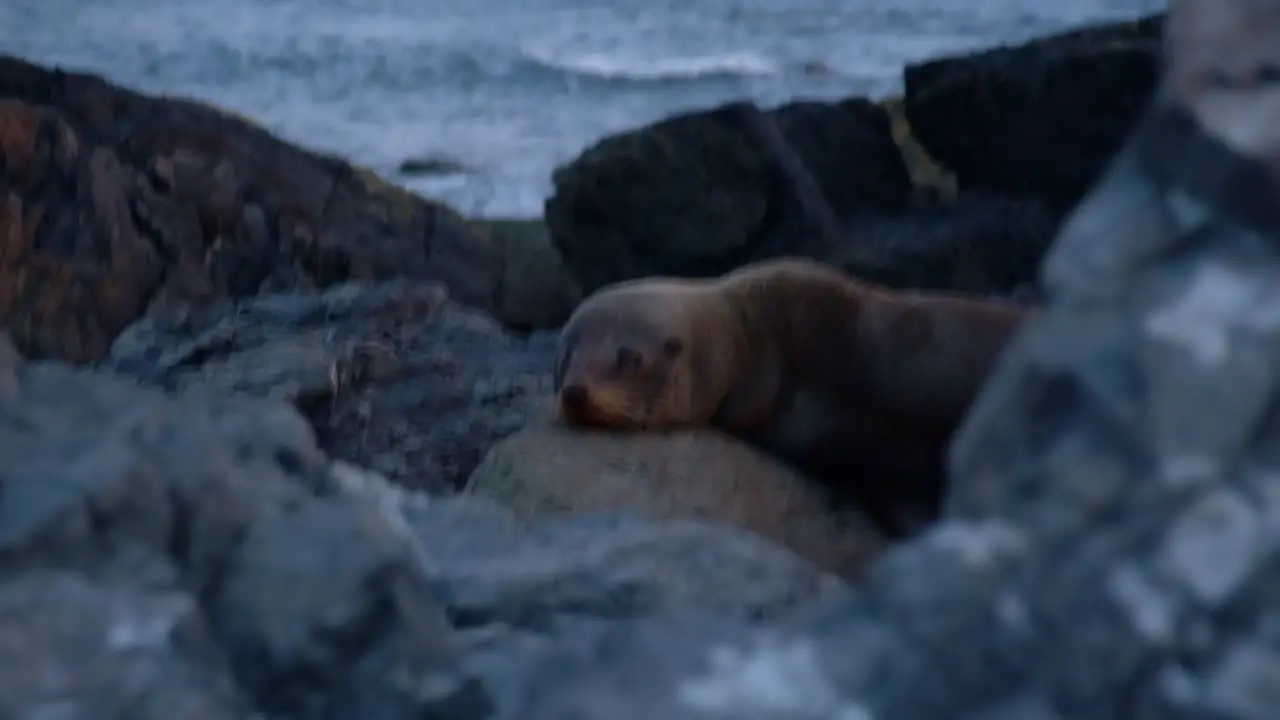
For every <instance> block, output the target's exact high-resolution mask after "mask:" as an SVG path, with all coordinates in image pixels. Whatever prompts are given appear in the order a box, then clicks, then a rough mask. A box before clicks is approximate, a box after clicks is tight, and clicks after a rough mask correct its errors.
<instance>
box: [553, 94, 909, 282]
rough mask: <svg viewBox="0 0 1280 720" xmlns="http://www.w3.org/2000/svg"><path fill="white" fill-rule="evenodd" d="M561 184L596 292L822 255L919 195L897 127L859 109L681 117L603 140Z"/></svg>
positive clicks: (578, 270)
mask: <svg viewBox="0 0 1280 720" xmlns="http://www.w3.org/2000/svg"><path fill="white" fill-rule="evenodd" d="M553 183H554V186H555V187H554V193H553V195H552V196H551V197H550V198H549V199H548V200H547V202H546V207H545V217H546V221H547V227H548V229H549V231H550V233H551V240H552V242H553V243H554V244H555V245H556V247H557V248H559V250H560V253H561V255H562V256H563V257H564V262H565V265H566V266H567V267H568V268H569V270H570V272H571V273H572V274H573V276H574V277H575V278H576V279H577V280H578V282H579V283H580V285H581V287H582V289H583V291H584V292H591V291H593V290H595V289H597V288H599V287H600V286H602V285H605V284H607V283H610V282H615V281H618V280H624V279H628V278H634V277H639V276H643V275H652V274H674V275H684V276H708V275H717V274H720V273H723V272H726V271H728V270H729V269H731V268H733V267H736V266H738V265H740V264H742V263H744V262H747V261H749V260H753V259H763V258H766V257H774V256H777V255H782V254H795V253H802V252H809V253H817V254H821V253H823V252H826V249H827V246H829V245H830V244H831V243H832V242H834V241H835V239H838V238H835V239H833V238H832V235H833V234H834V233H835V231H834V229H833V225H835V224H836V223H837V222H838V221H840V220H842V219H848V218H852V217H858V216H861V215H865V214H867V213H896V212H901V211H904V210H906V209H907V208H908V207H909V205H910V203H911V198H912V193H913V190H912V186H911V179H910V177H909V176H908V174H907V170H906V167H905V165H904V164H903V161H902V156H901V155H900V153H899V151H898V148H897V146H896V145H895V144H894V142H893V136H892V133H891V131H890V124H889V118H888V116H887V115H886V113H885V111H884V109H883V108H881V107H878V106H876V105H875V104H874V103H871V102H870V101H867V100H863V99H859V98H855V99H851V100H847V101H844V102H841V103H834V104H828V103H815V102H795V103H791V104H788V105H783V106H781V107H778V108H775V109H773V110H770V111H763V110H760V109H759V108H757V107H755V106H754V105H751V104H750V103H743V102H739V103H730V104H727V105H723V106H720V107H716V108H712V109H710V110H704V111H697V112H691V113H685V114H681V115H676V116H673V117H670V118H667V119H665V120H663V121H661V122H658V123H655V124H652V125H649V126H647V127H644V128H640V129H638V130H634V131H631V132H627V133H622V134H619V135H614V136H610V137H607V138H605V139H604V140H601V141H600V142H598V143H596V144H595V145H593V146H591V147H589V148H587V149H586V150H585V151H584V152H583V153H582V155H580V156H579V157H578V158H577V159H575V160H574V161H573V162H571V163H569V164H567V165H565V166H563V167H561V168H559V169H557V170H556V171H555V173H554V175H553Z"/></svg>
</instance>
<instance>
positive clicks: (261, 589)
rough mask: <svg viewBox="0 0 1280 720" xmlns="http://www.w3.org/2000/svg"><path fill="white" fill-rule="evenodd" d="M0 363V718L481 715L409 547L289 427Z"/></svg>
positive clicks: (296, 421)
mask: <svg viewBox="0 0 1280 720" xmlns="http://www.w3.org/2000/svg"><path fill="white" fill-rule="evenodd" d="M5 343H6V344H7V341H5ZM4 357H6V358H7V360H5V361H4V362H3V364H0V378H2V382H0V387H2V388H3V390H2V391H0V607H3V608H4V610H5V612H4V613H3V614H2V618H3V619H0V625H3V626H4V628H3V629H4V635H3V636H4V638H5V640H4V642H3V643H0V666H3V669H4V672H3V676H4V679H3V680H2V681H0V708H2V709H4V710H5V712H4V713H3V714H4V715H5V716H6V717H49V716H55V715H56V716H57V717H61V718H73V719H79V718H85V719H86V720H87V719H88V718H101V717H106V716H114V715H113V714H112V713H111V711H112V710H114V711H116V712H119V713H124V714H127V715H128V716H130V717H148V718H152V717H154V718H161V717H178V718H182V717H189V718H195V717H201V718H203V717H214V718H221V717H226V718H233V717H234V718H249V717H251V716H253V715H251V714H250V712H249V710H251V709H253V708H256V709H257V710H258V711H259V712H266V713H270V714H271V715H273V716H277V717H285V716H287V717H315V718H320V717H385V718H392V717H396V718H403V717H422V718H451V719H452V718H459V719H461V718H477V719H478V718H483V717H486V716H487V715H488V714H489V712H490V709H491V706H490V701H489V700H488V699H487V698H486V696H485V694H484V691H483V688H482V687H481V686H480V685H479V684H477V681H476V680H475V679H474V678H472V677H471V676H470V675H468V674H467V672H466V671H464V669H463V668H462V666H461V665H460V664H459V662H460V657H459V656H458V655H457V652H458V650H457V648H456V647H455V646H454V645H453V639H452V637H451V631H450V629H449V626H448V623H447V621H446V619H445V616H444V614H443V610H442V609H441V607H440V606H439V605H438V604H437V602H436V600H435V598H434V595H433V593H432V592H431V590H430V587H429V585H428V583H427V578H426V576H425V575H424V572H423V568H422V565H421V558H420V555H419V548H418V546H417V544H416V541H415V540H414V539H413V538H412V536H411V535H410V534H409V533H408V532H407V531H405V530H404V528H403V525H402V524H397V522H395V518H394V517H393V516H391V515H389V514H388V512H387V511H386V508H385V507H383V506H382V505H379V504H378V503H375V502H368V501H360V500H359V499H358V498H356V497H354V496H353V495H352V494H350V493H344V492H343V491H342V490H343V483H342V482H341V481H340V479H339V478H338V477H337V476H336V475H335V473H334V471H333V470H332V469H331V467H330V465H329V463H328V462H327V461H326V459H325V457H324V455H323V454H321V453H320V451H319V450H318V449H317V448H316V446H315V443H314V440H313V439H312V435H311V432H310V430H309V428H308V427H307V425H306V423H305V422H304V421H303V420H302V418H301V417H299V416H298V415H297V413H296V412H294V411H292V410H291V409H289V408H288V407H287V406H286V405H284V404H282V403H278V402H270V401H254V400H248V399H243V398H242V399H224V400H221V401H219V400H216V399H213V398H210V397H208V396H199V397H186V398H170V397H165V396H163V395H162V394H161V393H160V392H159V391H156V390H151V389H145V388H142V387H139V386H138V385H137V384H135V383H133V382H131V381H129V380H127V379H124V378H119V377H112V376H109V375H107V374H103V373H94V372H89V371H84V370H74V369H72V368H70V367H69V366H66V365H63V364H61V363H54V362H47V363H30V364H28V363H22V362H20V361H18V360H17V353H16V351H13V350H12V348H9V349H8V351H7V352H6V353H5V354H4ZM51 683H52V685H51Z"/></svg>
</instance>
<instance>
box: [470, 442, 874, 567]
mask: <svg viewBox="0 0 1280 720" xmlns="http://www.w3.org/2000/svg"><path fill="white" fill-rule="evenodd" d="M466 491H467V492H468V493H471V494H476V495H482V496H485V497H489V498H492V499H494V500H496V501H499V502H501V503H503V504H504V505H505V506H507V507H509V508H510V509H511V510H512V512H513V513H515V515H516V517H518V518H522V519H534V518H540V517H544V516H553V515H557V514H562V513H600V512H617V511H624V510H630V511H635V512H639V513H644V514H647V515H649V516H650V517H654V518H659V519H682V518H702V519H709V520H714V521H717V522H720V523H724V524H730V525H735V526H738V527H741V528H743V529H745V530H749V531H751V532H753V533H755V534H756V535H758V536H760V537H765V538H769V539H770V540H771V541H773V542H775V543H777V544H778V545H780V546H783V547H787V548H790V550H792V551H793V552H795V553H797V554H798V555H800V556H801V557H804V558H806V559H808V560H809V561H810V562H813V563H814V564H816V565H817V566H818V567H821V568H823V569H824V570H826V571H828V572H833V573H836V574H839V575H842V576H844V577H847V578H855V577H857V576H858V575H859V574H861V573H862V572H863V570H865V569H866V568H867V567H868V566H869V564H870V563H871V561H872V560H874V559H875V558H876V557H877V556H878V555H879V554H880V552H881V551H882V550H883V549H884V548H885V547H886V545H887V543H886V541H885V539H884V538H883V537H882V536H881V535H880V534H879V533H878V532H877V531H876V530H875V528H874V526H872V525H871V524H870V523H869V521H868V520H867V518H866V517H865V516H864V515H862V514H861V513H859V512H857V511H856V510H854V509H852V508H847V509H840V508H838V507H837V506H836V505H834V504H833V503H832V502H831V499H830V498H829V497H828V496H827V495H826V493H824V492H823V490H822V488H820V487H819V486H818V485H817V483H815V482H814V481H812V480H810V479H808V478H806V477H804V476H803V475H801V474H800V473H799V472H797V471H796V470H793V469H791V468H789V467H787V466H785V465H783V464H782V463H781V462H779V461H778V460H775V459H773V458H770V457H768V456H766V455H764V454H762V453H760V452H759V451H757V450H755V449H753V448H751V447H749V446H747V445H746V444H744V443H741V442H738V441H736V440H734V439H732V438H730V437H728V436H726V435H723V434H721V433H718V432H716V431H713V430H705V431H689V432H680V433H670V434H661V435H659V434H633V433H622V434H619V433H606V432H581V431H577V430H574V429H571V428H568V427H566V426H564V425H563V424H561V423H558V422H555V421H553V420H550V419H543V420H542V421H541V422H536V423H531V424H530V425H529V426H528V427H526V428H525V429H523V430H521V431H520V432H519V433H516V434H515V435H513V436H511V437H509V438H507V439H505V440H503V441H502V442H500V443H498V444H497V445H496V446H495V447H494V448H493V449H492V450H490V451H489V453H488V455H486V456H485V459H484V462H482V463H481V464H480V466H479V467H478V468H476V470H475V472H474V473H473V474H472V475H471V479H470V480H469V481H468V482H467V487H466Z"/></svg>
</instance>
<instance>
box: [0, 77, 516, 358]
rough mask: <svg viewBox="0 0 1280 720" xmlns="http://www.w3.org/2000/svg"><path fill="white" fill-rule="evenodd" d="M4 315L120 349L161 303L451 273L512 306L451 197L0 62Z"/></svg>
mask: <svg viewBox="0 0 1280 720" xmlns="http://www.w3.org/2000/svg"><path fill="white" fill-rule="evenodd" d="M0 97H3V98H6V99H4V100H0V325H4V326H7V327H8V328H9V330H10V332H11V334H12V337H13V340H14V342H15V344H16V345H17V347H18V349H19V350H20V351H22V352H23V353H24V354H27V355H30V356H36V357H44V356H52V357H58V358H62V359H66V360H71V361H75V362H90V361H94V360H97V359H98V358H100V357H102V356H103V355H104V354H105V353H106V351H107V349H108V348H109V347H110V344H111V342H112V340H113V339H114V338H115V337H116V335H117V334H118V333H119V332H120V330H121V329H123V328H124V326H125V325H127V324H128V323H130V322H132V321H134V320H135V319H137V318H138V317H139V316H140V315H142V314H143V313H144V312H146V311H147V309H148V308H149V307H151V306H168V305H171V304H172V303H174V302H175V301H178V302H188V303H195V304H198V305H201V304H202V305H210V304H213V303H216V302H217V301H220V300H223V299H226V298H235V297H244V296H249V295H255V294H258V293H260V292H264V291H273V290H274V291H289V290H309V289H314V288H317V287H326V286H329V285H333V284H335V283H339V282H343V281H347V280H353V279H364V280H382V279H391V278H399V277H404V278H412V279H420V280H437V281H441V282H443V283H444V284H445V285H446V286H448V288H449V292H450V295H451V296H452V297H454V298H455V299H457V300H458V301H460V302H462V303H464V304H467V305H471V306H473V307H477V308H480V309H482V310H486V311H490V312H492V311H494V310H495V309H496V305H497V296H498V293H499V292H500V283H501V281H502V277H501V273H502V262H501V255H500V252H499V250H498V249H497V248H496V247H495V246H494V244H493V243H492V242H490V241H489V240H488V239H487V238H486V237H484V236H483V235H481V234H478V233H475V232H473V231H472V229H471V228H470V227H469V226H468V225H467V223H466V221H465V220H464V219H463V218H462V217H461V216H459V215H458V214H457V213H455V212H454V211H452V210H451V209H449V208H448V207H446V206H444V205H441V204H439V203H435V202H432V201H429V200H425V199H423V198H421V197H418V196H416V195H414V194H412V193H410V192H408V191H405V190H403V189H400V188H397V187H394V186H392V185H390V184H388V183H386V182H384V181H382V180H381V179H380V178H378V177H377V176H376V175H374V174H373V173H372V172H369V171H367V170H362V169H360V168H356V167H353V166H352V165H350V164H348V163H346V162H344V161H342V160H339V159H337V158H333V157H327V156H324V155H320V154H317V153H313V152H308V151H306V150H303V149H301V148H298V147H295V146H293V145H290V144H288V143H286V142H284V141H283V140H281V139H279V138H277V137H275V136H274V135H272V134H271V133H269V132H267V131H266V130H264V129H262V128H260V127H257V126H256V125H254V124H253V123H251V122H249V121H247V120H244V119H242V118H238V117H235V116H233V115H230V114H228V113H225V112H222V111H219V110H217V109H214V108H211V107H208V106H206V105H203V104H200V103H197V102H192V101H188V100H182V99H176V98H161V97H149V96H146V95H143V94H140V93H137V92H133V91H131V90H128V89H125V88H122V87H118V86H116V85H113V84H111V83H109V82H107V81H106V80H104V79H102V78H100V77H97V76H94V75H87V74H80V73H64V72H59V71H54V70H49V69H46V68H42V67H39V66H36V65H32V64H30V63H27V62H24V61H22V60H18V59H16V58H12V57H4V56H0Z"/></svg>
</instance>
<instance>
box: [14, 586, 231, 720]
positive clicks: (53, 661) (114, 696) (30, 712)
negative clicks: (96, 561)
mask: <svg viewBox="0 0 1280 720" xmlns="http://www.w3.org/2000/svg"><path fill="white" fill-rule="evenodd" d="M0 633H2V634H3V637H4V639H5V640H4V642H3V643H0V715H3V716H4V717H10V718H20V717H31V718H37V717H58V718H68V719H78V718H84V719H85V720H88V719H89V718H101V717H136V718H154V720H169V719H170V718H187V719H190V720H196V718H209V720H222V719H224V718H226V719H231V718H246V717H249V712H250V710H251V708H252V705H251V703H249V702H248V700H247V698H246V697H245V696H244V695H243V694H242V693H241V692H240V690H239V688H238V687H236V684H235V681H234V680H233V679H232V677H231V674H230V673H229V672H228V668H227V667H226V666H225V665H224V664H223V663H222V662H221V661H220V659H219V658H218V656H217V644H216V642H215V641H214V640H213V638H212V637H211V635H210V632H209V628H208V627H207V623H206V621H205V618H204V617H203V616H202V615H201V613H200V609H199V605H198V604H197V603H196V601H195V599H194V598H192V597H191V596H190V595H189V594H186V593H183V592H181V591H173V590H170V591H163V590H152V591H147V590H145V589H141V588H136V587H131V586H130V585H129V584H128V583H127V582H119V581H117V582H114V583H101V582H95V581H93V580H91V579H89V578H87V577H85V576H83V575H79V574H75V573H68V572H59V571H53V570H51V571H46V572H39V571H37V572H32V573H27V574H24V575H21V576H19V577H17V578H5V580H4V581H3V582H0Z"/></svg>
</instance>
